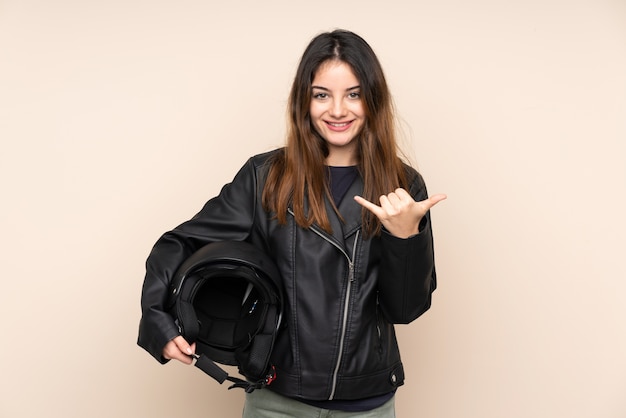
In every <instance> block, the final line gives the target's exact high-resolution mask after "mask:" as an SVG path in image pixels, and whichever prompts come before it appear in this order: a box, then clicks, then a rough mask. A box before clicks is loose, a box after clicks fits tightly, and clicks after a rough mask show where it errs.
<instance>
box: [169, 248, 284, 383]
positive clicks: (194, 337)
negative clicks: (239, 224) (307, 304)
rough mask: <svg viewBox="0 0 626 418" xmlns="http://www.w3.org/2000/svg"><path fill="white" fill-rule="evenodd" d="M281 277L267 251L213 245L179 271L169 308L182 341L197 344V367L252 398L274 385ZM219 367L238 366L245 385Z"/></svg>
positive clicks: (172, 288)
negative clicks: (273, 358)
mask: <svg viewBox="0 0 626 418" xmlns="http://www.w3.org/2000/svg"><path fill="white" fill-rule="evenodd" d="M281 288H282V287H281V283H280V274H279V272H278V268H277V267H276V265H275V263H274V261H273V260H272V259H271V258H270V257H269V256H268V255H267V254H265V253H264V252H263V251H261V250H259V249H258V248H256V247H255V246H253V245H252V244H250V243H247V242H242V241H219V242H214V243H211V244H208V245H205V246H204V247H202V248H200V249H199V250H197V251H196V252H195V253H193V254H192V255H191V256H190V257H189V258H188V259H187V260H185V261H184V262H183V263H182V265H181V266H180V267H179V268H178V269H177V271H176V273H175V274H174V276H173V279H172V282H171V291H170V300H169V307H170V313H171V314H172V316H173V317H174V319H175V320H176V323H177V325H178V327H179V331H180V333H181V335H182V336H183V337H184V338H185V339H186V340H187V341H188V342H189V343H190V344H191V343H193V342H195V343H196V354H195V355H194V356H193V357H195V358H196V360H197V361H196V366H197V367H199V368H200V369H202V370H203V371H205V372H206V373H207V374H209V375H210V376H211V377H213V378H214V379H216V380H217V381H218V382H219V383H223V382H224V381H225V380H229V381H231V382H234V385H232V386H231V387H230V388H233V387H242V388H244V389H245V390H246V391H247V392H251V391H253V390H254V389H258V388H262V387H264V386H267V385H269V384H270V383H271V382H272V381H273V380H274V379H275V378H276V373H275V369H274V367H273V365H271V364H270V360H269V359H270V354H271V351H272V348H273V346H274V340H275V339H276V334H277V332H278V330H279V328H280V325H281V319H282V309H283V306H282V305H283V298H282V291H281ZM215 363H220V364H225V365H232V366H237V367H238V370H239V373H240V374H242V375H243V376H245V377H246V380H243V379H238V378H236V377H232V376H229V375H228V374H227V373H226V372H225V371H224V370H223V369H222V368H220V367H219V366H217V364H215Z"/></svg>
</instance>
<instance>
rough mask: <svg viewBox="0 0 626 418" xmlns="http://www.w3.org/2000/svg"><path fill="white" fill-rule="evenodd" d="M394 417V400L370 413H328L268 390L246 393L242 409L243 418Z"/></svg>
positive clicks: (325, 410)
mask: <svg viewBox="0 0 626 418" xmlns="http://www.w3.org/2000/svg"><path fill="white" fill-rule="evenodd" d="M395 416H396V412H395V404H394V398H391V399H390V400H389V401H388V402H387V403H385V404H384V405H382V406H380V407H378V408H376V409H372V410H371V411H363V412H345V411H329V410H327V409H322V408H317V407H315V406H311V405H308V404H305V403H302V402H299V401H297V400H295V399H291V398H287V397H285V396H282V395H279V394H277V393H274V392H272V391H271V390H269V389H261V390H255V391H254V392H252V393H247V394H246V403H245V405H244V409H243V418H326V417H334V418H349V417H358V418H395Z"/></svg>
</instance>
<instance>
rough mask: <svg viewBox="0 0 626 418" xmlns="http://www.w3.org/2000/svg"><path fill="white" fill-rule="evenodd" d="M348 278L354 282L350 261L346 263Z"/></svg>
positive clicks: (352, 264) (352, 267)
mask: <svg viewBox="0 0 626 418" xmlns="http://www.w3.org/2000/svg"><path fill="white" fill-rule="evenodd" d="M348 280H349V281H351V282H354V280H355V277H354V263H353V262H352V261H350V262H349V263H348Z"/></svg>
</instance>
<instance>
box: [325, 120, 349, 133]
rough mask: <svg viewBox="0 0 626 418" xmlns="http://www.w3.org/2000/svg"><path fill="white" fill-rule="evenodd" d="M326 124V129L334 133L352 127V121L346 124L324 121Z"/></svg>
mask: <svg viewBox="0 0 626 418" xmlns="http://www.w3.org/2000/svg"><path fill="white" fill-rule="evenodd" d="M324 122H325V123H326V126H327V127H328V129H330V130H331V131H335V132H343V131H345V130H347V129H348V128H350V126H352V122H354V121H352V120H350V121H347V122H328V121H324Z"/></svg>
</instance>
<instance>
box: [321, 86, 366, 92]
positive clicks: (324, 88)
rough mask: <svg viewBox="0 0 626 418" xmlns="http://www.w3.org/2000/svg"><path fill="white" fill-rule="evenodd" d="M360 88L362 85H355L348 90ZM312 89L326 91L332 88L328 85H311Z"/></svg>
mask: <svg viewBox="0 0 626 418" xmlns="http://www.w3.org/2000/svg"><path fill="white" fill-rule="evenodd" d="M360 88H361V86H354V87H350V88H347V89H346V91H350V90H356V89H360ZM311 89H319V90H324V91H330V89H328V88H326V87H322V86H311Z"/></svg>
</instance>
